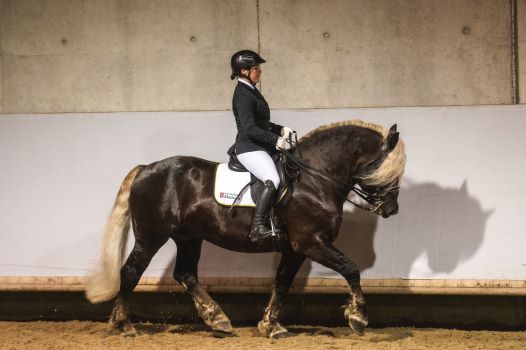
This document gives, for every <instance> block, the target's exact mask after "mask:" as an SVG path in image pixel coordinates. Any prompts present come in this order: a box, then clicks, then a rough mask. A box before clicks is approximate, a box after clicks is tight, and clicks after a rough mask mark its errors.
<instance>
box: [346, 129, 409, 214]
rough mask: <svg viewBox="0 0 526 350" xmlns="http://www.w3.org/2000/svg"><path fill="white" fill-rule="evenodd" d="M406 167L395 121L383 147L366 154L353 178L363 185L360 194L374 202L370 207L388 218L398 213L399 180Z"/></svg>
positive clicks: (368, 200) (371, 202) (370, 202)
mask: <svg viewBox="0 0 526 350" xmlns="http://www.w3.org/2000/svg"><path fill="white" fill-rule="evenodd" d="M404 167H405V153H404V146H403V143H402V142H401V141H400V142H399V133H398V132H397V131H396V124H395V125H393V126H392V127H391V128H390V129H389V132H388V134H387V135H386V136H385V138H384V142H383V143H382V144H381V146H380V147H379V149H377V150H375V151H374V152H370V153H367V154H365V155H364V156H363V159H362V161H361V162H360V164H359V168H358V169H357V174H356V175H355V176H354V177H353V180H354V181H355V182H356V183H357V184H358V185H359V186H360V188H361V191H360V190H359V189H358V191H357V193H358V194H359V195H360V196H361V197H362V198H363V199H365V200H366V201H367V202H368V203H369V204H370V207H369V208H366V209H368V210H370V211H372V212H374V213H375V214H378V215H381V216H383V217H384V218H387V217H389V216H391V215H395V214H397V213H398V193H399V186H398V183H399V181H400V178H401V176H402V174H403V171H404ZM360 192H361V193H360Z"/></svg>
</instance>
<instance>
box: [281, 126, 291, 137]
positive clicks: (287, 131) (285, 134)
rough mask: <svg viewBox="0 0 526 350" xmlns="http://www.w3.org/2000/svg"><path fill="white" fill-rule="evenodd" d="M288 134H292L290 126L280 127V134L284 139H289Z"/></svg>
mask: <svg viewBox="0 0 526 350" xmlns="http://www.w3.org/2000/svg"><path fill="white" fill-rule="evenodd" d="M290 134H292V129H291V128H289V127H288V126H284V127H283V128H281V136H283V138H284V139H285V140H288V139H289V136H290Z"/></svg>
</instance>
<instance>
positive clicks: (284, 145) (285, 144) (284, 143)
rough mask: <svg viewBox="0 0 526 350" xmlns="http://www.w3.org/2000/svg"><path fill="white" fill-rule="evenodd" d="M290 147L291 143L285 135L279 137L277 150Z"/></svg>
mask: <svg viewBox="0 0 526 350" xmlns="http://www.w3.org/2000/svg"><path fill="white" fill-rule="evenodd" d="M289 148H290V145H289V143H288V142H287V140H285V139H284V138H283V137H278V142H276V149H277V150H287V149H289Z"/></svg>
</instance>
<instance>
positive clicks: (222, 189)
mask: <svg viewBox="0 0 526 350" xmlns="http://www.w3.org/2000/svg"><path fill="white" fill-rule="evenodd" d="M249 182H250V173H249V172H238V171H232V170H230V169H229V168H228V164H227V163H221V164H219V165H218V166H217V168H216V176H215V182H214V197H215V200H216V201H217V202H218V203H219V204H221V205H228V206H230V205H232V203H234V200H235V199H236V197H237V195H238V194H239V191H241V189H242V188H243V187H245V185H246V184H248V183H249ZM235 206H241V207H255V206H256V204H255V203H254V201H253V200H252V197H251V196H250V187H248V186H247V188H245V190H244V191H243V193H241V195H240V196H239V198H238V200H237V201H236V203H235Z"/></svg>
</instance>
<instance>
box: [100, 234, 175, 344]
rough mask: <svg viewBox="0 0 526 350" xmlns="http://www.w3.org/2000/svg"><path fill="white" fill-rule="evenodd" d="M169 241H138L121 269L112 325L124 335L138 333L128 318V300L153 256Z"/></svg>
mask: <svg viewBox="0 0 526 350" xmlns="http://www.w3.org/2000/svg"><path fill="white" fill-rule="evenodd" d="M167 240H168V238H166V240H164V241H155V242H148V243H144V242H139V241H136V242H135V246H134V247H133V250H132V251H131V253H130V255H129V256H128V259H127V260H126V263H125V264H124V265H123V266H122V268H121V286H120V290H119V294H118V295H117V297H116V298H115V303H114V306H113V311H112V313H111V317H110V325H111V326H112V328H113V329H117V330H119V331H120V332H121V334H122V335H126V336H133V335H135V334H136V333H137V332H136V331H135V328H134V327H133V325H132V324H131V322H130V319H129V316H128V299H129V297H130V295H131V293H132V292H133V290H134V289H135V287H136V286H137V283H139V279H140V278H141V276H142V274H143V273H144V270H146V268H147V267H148V265H149V264H150V261H151V260H152V258H153V256H154V255H155V253H157V251H158V250H159V248H161V247H162V246H163V245H164V243H166V241H167Z"/></svg>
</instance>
